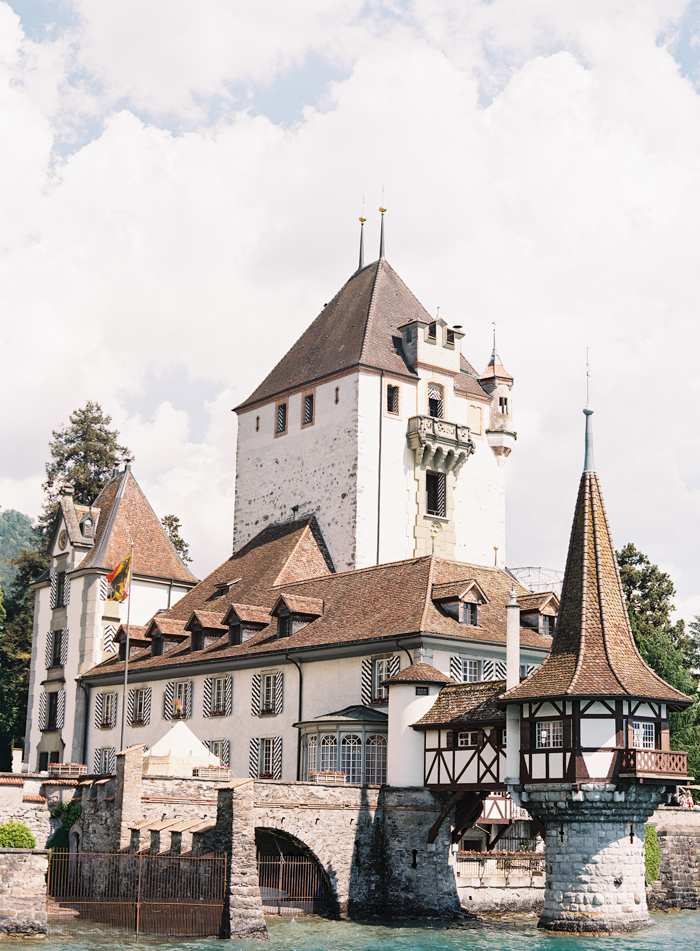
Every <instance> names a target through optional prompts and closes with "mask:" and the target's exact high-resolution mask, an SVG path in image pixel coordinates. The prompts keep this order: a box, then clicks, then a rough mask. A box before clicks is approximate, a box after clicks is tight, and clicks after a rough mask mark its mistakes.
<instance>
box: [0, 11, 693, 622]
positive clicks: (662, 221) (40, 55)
mask: <svg viewBox="0 0 700 951" xmlns="http://www.w3.org/2000/svg"><path fill="white" fill-rule="evenodd" d="M699 42H700V3H698V2H693V3H688V2H685V0H639V2H636V3H630V2H629V0H526V2H523V0H490V2H487V0H342V2H338V0H294V2H292V3H290V2H289V0H257V2H256V3H255V4H251V3H243V2H240V0H120V2H119V3H105V2H103V0H10V2H6V3H3V2H0V209H1V221H2V227H1V230H0V268H1V271H0V347H1V352H2V377H1V378H2V383H3V390H4V395H5V399H4V412H3V413H2V414H1V415H0V445H2V447H3V451H2V454H1V455H0V506H1V507H3V508H13V507H14V508H18V509H20V510H21V511H24V512H26V513H28V514H30V515H32V516H35V515H36V514H37V512H38V510H39V507H40V504H41V490H40V484H41V481H42V473H43V464H44V462H45V461H46V458H47V446H48V441H49V439H50V436H51V430H52V429H56V428H58V427H59V426H61V425H62V424H64V423H65V422H67V419H68V415H69V413H70V412H71V411H72V410H73V409H75V408H76V407H78V406H81V405H83V404H84V402H85V401H86V400H88V399H95V400H98V401H99V402H100V403H101V404H102V406H103V408H104V409H105V410H106V411H107V412H109V413H110V414H111V415H112V417H113V419H114V422H115V424H116V426H117V427H118V428H119V430H120V431H121V433H122V437H123V440H124V441H125V442H126V443H127V445H128V446H129V447H130V448H131V449H132V450H133V452H134V454H135V456H136V463H135V467H134V471H135V474H136V476H137V478H138V480H139V481H140V483H141V485H142V486H143V488H144V489H145V491H146V493H147V495H148V497H149V498H150V500H151V502H152V504H153V506H154V508H155V509H156V511H157V512H159V513H160V514H164V513H165V512H175V513H177V514H178V515H179V516H180V518H181V520H182V522H183V526H184V535H185V537H186V538H187V539H188V540H189V541H190V543H191V545H192V549H193V554H194V556H195V561H194V569H195V571H196V572H197V573H198V574H199V575H202V574H204V573H205V572H206V571H208V570H209V569H211V568H212V567H213V566H214V565H215V564H217V563H218V562H220V561H221V560H223V558H224V557H226V556H227V555H228V553H229V550H230V537H231V521H232V500H233V484H234V462H235V451H234V450H235V434H236V422H235V415H234V414H232V413H231V407H232V406H234V405H235V404H236V403H237V402H239V401H240V400H241V399H242V398H244V397H246V396H247V395H248V394H249V392H250V391H252V389H253V388H254V386H255V385H256V383H257V382H258V381H259V380H260V379H261V378H262V377H263V376H264V375H265V374H266V373H267V371H268V370H269V369H270V368H271V367H272V365H273V364H274V363H275V362H276V361H277V359H279V357H280V356H281V355H282V354H283V353H284V352H285V351H286V349H287V348H288V347H289V345H290V344H291V343H292V342H293V341H294V340H295V339H296V337H297V336H298V335H299V334H300V332H301V331H302V330H303V329H304V328H305V327H306V326H307V325H308V324H309V323H310V322H311V320H312V319H313V318H314V317H315V316H316V314H317V313H318V311H319V310H320V308H321V307H322V305H323V303H324V302H325V301H327V300H329V298H330V296H332V295H333V294H334V293H335V292H336V291H337V290H338V288H339V287H340V286H341V285H342V284H343V283H344V281H345V280H346V279H347V278H348V277H349V276H350V274H351V272H352V270H353V269H354V267H355V266H356V248H357V228H358V225H357V217H358V215H359V213H360V211H361V209H362V200H363V196H364V198H365V202H366V204H365V207H366V213H367V215H368V223H367V228H366V230H367V241H368V245H369V247H370V248H371V249H375V248H376V245H377V241H378V218H379V216H378V214H377V213H376V210H375V209H376V208H377V206H378V205H379V204H380V202H381V200H382V189H384V198H385V203H386V205H387V206H388V208H389V211H388V214H387V256H388V258H389V260H390V261H391V263H392V264H393V265H394V267H395V268H396V269H397V270H398V272H399V273H400V274H401V275H402V277H403V278H404V280H405V281H406V282H407V284H408V285H409V287H411V289H412V290H413V291H414V292H415V293H416V294H417V296H418V297H419V299H420V300H421V301H422V302H423V303H424V304H425V306H426V307H427V308H428V309H429V310H431V311H432V312H434V311H435V308H437V307H438V306H439V307H440V315H441V316H443V317H445V319H447V320H448V321H450V322H451V323H461V324H463V325H464V327H465V331H466V338H465V342H464V352H465V355H466V356H467V357H468V358H469V359H470V360H471V361H472V362H473V363H474V364H475V365H476V366H477V368H479V369H481V368H482V367H483V366H484V365H485V364H486V362H487V361H488V356H489V352H490V333H491V324H492V321H496V322H497V326H498V338H499V350H500V352H501V356H502V357H503V360H504V362H505V364H506V366H507V368H508V369H509V370H510V372H511V373H513V374H514V376H515V378H516V386H517V389H516V391H515V404H514V405H515V413H516V422H517V429H518V433H519V438H518V443H517V446H516V449H515V450H514V452H513V453H512V456H511V457H510V459H509V460H508V478H509V510H508V518H509V523H508V524H509V544H508V552H507V560H508V564H509V565H511V566H515V567H517V566H521V565H544V566H547V567H554V568H561V567H563V563H564V559H565V555H566V545H567V541H568V534H569V529H570V522H571V516H572V509H573V504H574V499H575V494H576V489H577V483H578V476H579V473H580V469H581V462H582V454H583V444H582V443H583V417H582V415H581V407H582V405H583V403H584V401H585V360H586V347H589V348H590V365H591V374H592V382H591V401H592V404H593V405H594V407H595V409H596V415H595V426H596V459H597V463H598V469H599V472H600V473H601V477H602V480H603V488H604V491H605V495H606V502H607V507H608V512H609V515H610V518H611V522H612V528H613V534H614V538H615V541H616V543H617V545H618V547H620V546H621V545H622V544H624V543H625V542H627V541H633V542H635V544H636V545H637V546H638V547H639V548H641V549H642V550H643V551H645V552H647V553H648V554H649V555H650V557H651V558H652V560H653V561H655V562H658V563H659V564H660V565H661V566H662V567H663V568H664V569H665V570H667V571H670V572H671V574H672V576H673V578H674V581H675V583H676V586H677V588H678V599H677V604H678V607H679V609H680V611H681V613H682V614H683V615H684V616H685V617H686V618H690V617H692V615H693V614H695V613H700V545H699V544H698V539H699V538H700V425H699V415H700V408H699V407H698V402H699V398H700V383H699V382H698V380H699V377H698V373H697V370H696V360H697V359H698V355H699V351H700V326H699V324H698V319H697V311H698V306H699V301H700V266H699V265H698V258H699V256H700V99H699V94H700V47H699V45H698V44H699ZM371 256H372V255H371V254H370V257H371Z"/></svg>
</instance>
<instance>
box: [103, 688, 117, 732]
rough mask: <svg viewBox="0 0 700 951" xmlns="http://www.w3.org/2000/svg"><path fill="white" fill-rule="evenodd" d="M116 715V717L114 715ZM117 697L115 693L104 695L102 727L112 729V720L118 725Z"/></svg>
mask: <svg viewBox="0 0 700 951" xmlns="http://www.w3.org/2000/svg"><path fill="white" fill-rule="evenodd" d="M112 714H114V716H113V715H112ZM116 714H117V695H116V693H115V692H114V691H110V692H109V693H103V694H102V714H101V717H100V727H101V728H103V729H104V728H110V727H112V726H113V723H112V720H114V722H115V723H116V719H117V716H116Z"/></svg>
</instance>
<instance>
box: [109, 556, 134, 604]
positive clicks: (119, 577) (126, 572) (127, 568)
mask: <svg viewBox="0 0 700 951" xmlns="http://www.w3.org/2000/svg"><path fill="white" fill-rule="evenodd" d="M107 581H109V583H110V584H111V586H112V592H111V594H110V595H109V597H108V598H107V600H108V601H125V600H126V599H127V598H128V597H129V584H130V581H131V555H130V554H129V555H127V556H126V558H125V559H124V561H121V562H120V563H119V564H118V565H117V567H116V568H115V569H114V570H113V571H111V572H110V573H109V574H108V575H107Z"/></svg>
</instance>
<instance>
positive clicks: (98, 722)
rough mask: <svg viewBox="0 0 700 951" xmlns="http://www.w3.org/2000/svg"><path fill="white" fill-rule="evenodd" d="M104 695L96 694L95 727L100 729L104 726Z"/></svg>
mask: <svg viewBox="0 0 700 951" xmlns="http://www.w3.org/2000/svg"><path fill="white" fill-rule="evenodd" d="M104 699H105V698H104V694H102V693H98V694H95V726H96V727H97V728H98V729H99V727H101V726H102V707H103V705H104Z"/></svg>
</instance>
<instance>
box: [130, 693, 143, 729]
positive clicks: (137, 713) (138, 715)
mask: <svg viewBox="0 0 700 951" xmlns="http://www.w3.org/2000/svg"><path fill="white" fill-rule="evenodd" d="M145 711H146V691H145V690H135V691H134V714H133V717H134V718H133V720H132V721H131V722H132V723H143V717H144V713H145Z"/></svg>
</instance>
